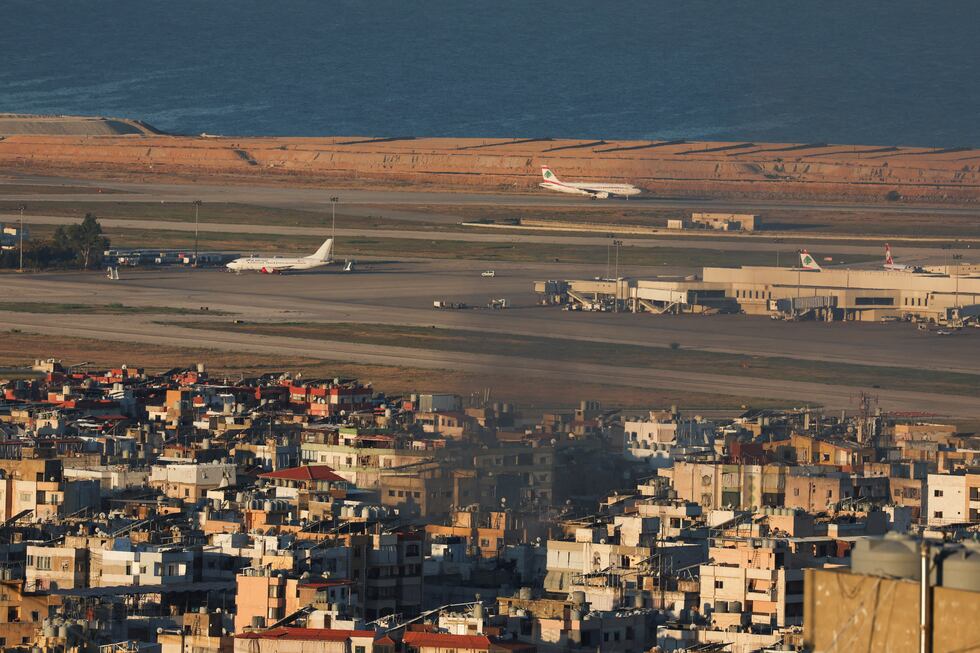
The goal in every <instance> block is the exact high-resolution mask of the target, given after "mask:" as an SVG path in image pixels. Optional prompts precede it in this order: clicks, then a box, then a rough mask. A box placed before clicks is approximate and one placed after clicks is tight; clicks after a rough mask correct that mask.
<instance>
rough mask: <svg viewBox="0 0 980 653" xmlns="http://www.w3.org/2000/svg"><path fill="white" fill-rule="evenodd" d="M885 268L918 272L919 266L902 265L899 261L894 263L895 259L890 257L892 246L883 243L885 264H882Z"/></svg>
mask: <svg viewBox="0 0 980 653" xmlns="http://www.w3.org/2000/svg"><path fill="white" fill-rule="evenodd" d="M882 267H883V268H885V269H886V270H894V271H895V272H918V271H921V268H918V267H915V266H914V265H902V264H901V263H896V262H895V259H893V258H892V246H891V245H889V244H888V243H885V264H884V265H883V266H882Z"/></svg>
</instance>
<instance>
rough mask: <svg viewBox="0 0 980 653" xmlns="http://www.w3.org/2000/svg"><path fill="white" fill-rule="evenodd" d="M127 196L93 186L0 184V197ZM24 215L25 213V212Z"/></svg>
mask: <svg viewBox="0 0 980 653" xmlns="http://www.w3.org/2000/svg"><path fill="white" fill-rule="evenodd" d="M81 194H86V195H89V194H91V195H127V194H129V193H128V192H127V191H124V190H116V189H113V188H98V187H95V186H47V185H38V184H0V195H81ZM25 213H27V212H26V211H25Z"/></svg>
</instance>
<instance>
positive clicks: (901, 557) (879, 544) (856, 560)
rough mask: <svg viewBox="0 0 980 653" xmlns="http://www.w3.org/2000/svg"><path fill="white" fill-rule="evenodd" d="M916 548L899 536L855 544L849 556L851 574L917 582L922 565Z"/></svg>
mask: <svg viewBox="0 0 980 653" xmlns="http://www.w3.org/2000/svg"><path fill="white" fill-rule="evenodd" d="M918 547H919V543H918V542H917V541H916V540H915V539H913V538H911V537H907V536H905V535H899V534H898V533H888V534H887V535H885V536H884V537H869V538H866V539H862V540H858V541H857V544H855V545H854V550H853V551H852V552H851V571H853V572H854V573H856V574H867V575H869V576H888V577H892V578H908V579H911V580H919V579H920V578H921V576H920V574H919V566H920V564H921V563H920V560H919V551H918Z"/></svg>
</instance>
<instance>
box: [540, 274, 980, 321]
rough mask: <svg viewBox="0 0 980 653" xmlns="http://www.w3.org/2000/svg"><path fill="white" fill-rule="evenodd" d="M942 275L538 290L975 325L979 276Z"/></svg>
mask: <svg viewBox="0 0 980 653" xmlns="http://www.w3.org/2000/svg"><path fill="white" fill-rule="evenodd" d="M940 270H942V271H928V270H926V271H912V270H848V269H833V270H819V271H810V270H804V269H800V268H776V267H763V266H746V267H738V268H721V267H709V268H703V270H702V273H701V274H700V275H697V276H691V277H682V278H680V277H658V278H654V279H591V280H568V281H542V282H537V283H536V284H535V291H537V292H538V293H541V294H544V295H546V296H547V298H548V300H549V301H552V302H556V303H567V304H568V305H569V306H570V307H572V308H575V309H582V310H620V311H631V312H641V311H650V312H654V313H668V312H673V313H680V312H694V313H702V312H703V313H710V312H744V313H748V314H754V315H777V316H784V317H792V318H795V319H820V320H871V321H878V320H881V319H892V318H898V319H901V318H915V319H920V320H928V321H932V322H938V323H946V322H955V321H960V320H962V319H976V318H977V315H978V314H980V274H978V271H977V270H976V269H975V268H974V267H973V266H960V267H959V268H951V269H949V270H948V271H947V269H946V268H940Z"/></svg>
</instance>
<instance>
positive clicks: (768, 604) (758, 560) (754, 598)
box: [699, 538, 803, 628]
mask: <svg viewBox="0 0 980 653" xmlns="http://www.w3.org/2000/svg"><path fill="white" fill-rule="evenodd" d="M708 557H709V559H710V560H712V562H711V563H706V564H702V565H701V566H700V575H701V595H700V600H699V603H700V609H701V610H702V611H703V612H704V613H705V614H710V615H711V617H712V620H713V622H714V624H715V625H716V626H718V627H721V628H725V627H729V626H746V625H748V624H749V623H751V624H757V625H762V626H778V627H783V626H793V625H802V623H803V570H802V569H801V568H800V566H801V565H800V564H799V560H797V558H796V557H795V556H794V555H793V553H792V552H791V551H790V549H789V546H788V544H787V542H786V541H785V540H778V539H768V538H758V539H756V538H748V539H739V538H733V539H719V540H716V541H715V542H714V543H713V545H712V546H711V547H710V548H709V549H708Z"/></svg>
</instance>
